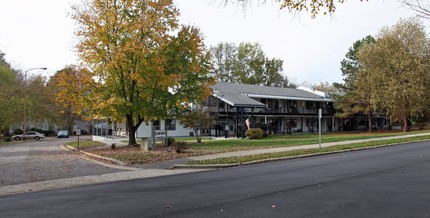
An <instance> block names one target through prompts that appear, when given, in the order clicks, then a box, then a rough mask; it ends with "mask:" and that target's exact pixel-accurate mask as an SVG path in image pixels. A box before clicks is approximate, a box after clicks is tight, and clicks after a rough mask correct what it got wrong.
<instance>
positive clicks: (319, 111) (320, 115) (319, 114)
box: [318, 108, 322, 149]
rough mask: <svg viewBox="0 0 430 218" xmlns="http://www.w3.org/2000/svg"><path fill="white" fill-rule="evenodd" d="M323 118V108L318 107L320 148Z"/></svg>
mask: <svg viewBox="0 0 430 218" xmlns="http://www.w3.org/2000/svg"><path fill="white" fill-rule="evenodd" d="M321 118H322V110H321V108H320V109H318V137H319V142H320V149H321Z"/></svg>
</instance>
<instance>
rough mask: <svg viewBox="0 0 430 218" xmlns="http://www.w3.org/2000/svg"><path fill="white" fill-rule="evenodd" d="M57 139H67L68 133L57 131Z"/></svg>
mask: <svg viewBox="0 0 430 218" xmlns="http://www.w3.org/2000/svg"><path fill="white" fill-rule="evenodd" d="M57 138H69V132H68V131H67V130H61V131H58V134H57Z"/></svg>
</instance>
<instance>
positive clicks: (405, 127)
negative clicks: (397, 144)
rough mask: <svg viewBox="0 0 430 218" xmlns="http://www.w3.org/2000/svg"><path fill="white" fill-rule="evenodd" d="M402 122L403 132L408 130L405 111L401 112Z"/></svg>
mask: <svg viewBox="0 0 430 218" xmlns="http://www.w3.org/2000/svg"><path fill="white" fill-rule="evenodd" d="M403 123H404V124H403V132H409V125H408V115H407V114H406V113H405V114H403Z"/></svg>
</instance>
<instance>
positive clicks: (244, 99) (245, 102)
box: [214, 90, 265, 107]
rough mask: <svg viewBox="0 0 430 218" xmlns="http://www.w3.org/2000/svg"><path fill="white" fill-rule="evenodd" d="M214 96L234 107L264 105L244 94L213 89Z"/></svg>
mask: <svg viewBox="0 0 430 218" xmlns="http://www.w3.org/2000/svg"><path fill="white" fill-rule="evenodd" d="M214 96H215V97H217V98H219V99H221V100H223V101H224V102H226V103H228V104H229V105H231V106H234V107H264V106H265V105H264V104H263V103H261V102H259V101H256V100H254V99H252V98H250V97H248V96H246V95H241V94H238V93H229V92H219V91H215V90H214Z"/></svg>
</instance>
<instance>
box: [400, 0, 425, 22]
mask: <svg viewBox="0 0 430 218" xmlns="http://www.w3.org/2000/svg"><path fill="white" fill-rule="evenodd" d="M401 3H402V4H403V5H404V6H406V7H408V8H410V9H411V10H414V11H415V12H417V13H418V16H419V17H421V18H425V19H430V4H429V2H428V1H427V0H402V1H401Z"/></svg>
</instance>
